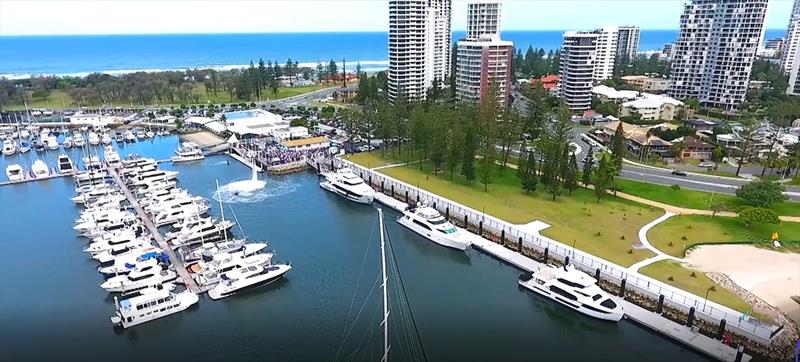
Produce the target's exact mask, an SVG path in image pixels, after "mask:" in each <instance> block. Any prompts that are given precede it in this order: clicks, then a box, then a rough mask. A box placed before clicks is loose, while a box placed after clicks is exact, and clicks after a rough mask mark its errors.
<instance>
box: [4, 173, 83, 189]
mask: <svg viewBox="0 0 800 362" xmlns="http://www.w3.org/2000/svg"><path fill="white" fill-rule="evenodd" d="M68 176H72V174H71V173H70V174H66V173H63V174H62V173H53V174H51V175H47V176H45V177H27V178H24V179H22V180H19V181H3V182H0V186H6V185H16V184H24V183H27V182H33V181H44V180H52V179H54V178H60V177H68Z"/></svg>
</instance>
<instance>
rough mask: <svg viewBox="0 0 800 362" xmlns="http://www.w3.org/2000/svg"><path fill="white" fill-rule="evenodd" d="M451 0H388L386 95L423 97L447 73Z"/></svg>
mask: <svg viewBox="0 0 800 362" xmlns="http://www.w3.org/2000/svg"><path fill="white" fill-rule="evenodd" d="M450 10H451V0H389V69H388V72H387V79H388V85H389V87H388V88H389V90H388V91H389V99H390V100H391V101H394V100H395V99H396V98H397V95H398V93H399V92H400V91H402V92H403V93H405V94H406V95H407V96H408V98H415V99H424V98H425V95H426V92H427V90H428V89H429V88H430V87H431V86H432V85H433V82H434V81H435V80H437V81H444V80H445V78H447V77H448V76H449V73H450V56H451V55H450Z"/></svg>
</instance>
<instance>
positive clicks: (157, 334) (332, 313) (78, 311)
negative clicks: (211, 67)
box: [0, 136, 704, 361]
mask: <svg viewBox="0 0 800 362" xmlns="http://www.w3.org/2000/svg"><path fill="white" fill-rule="evenodd" d="M177 142H178V141H177V138H176V137H174V136H170V137H165V138H161V139H157V140H155V141H152V142H151V141H143V142H139V143H136V144H133V145H127V146H124V147H122V148H120V153H121V154H125V153H129V152H136V153H141V154H144V155H147V156H149V157H155V158H159V159H163V158H166V157H167V156H169V155H170V153H171V152H172V150H173V149H174V148H175V146H176V145H177ZM73 151H74V150H73ZM72 153H73V159H76V158H77V156H78V152H77V151H74V152H72ZM50 155H51V156H52V158H51V159H54V157H55V155H56V154H55V153H53V152H51V154H50ZM33 157H36V155H35V152H33V151H31V152H30V153H29V154H28V155H25V157H24V158H25V159H30V158H33ZM9 159H11V160H13V162H21V161H20V158H19V156H14V157H11V158H9V157H4V158H2V159H0V168H2V170H5V167H6V165H7V164H8V162H9ZM228 160H229V161H230V164H228V162H226V161H228ZM21 163H25V162H21ZM51 164H52V162H51ZM29 165H30V162H29V161H28V162H27V164H26V167H27V166H29ZM162 167H163V168H165V169H175V170H178V171H180V175H179V183H180V186H181V187H184V188H187V189H188V190H189V191H190V192H191V193H193V194H196V195H201V196H204V197H207V198H211V197H212V196H213V195H214V194H215V186H214V179H218V180H219V182H220V185H225V184H228V183H230V182H232V181H236V180H243V179H247V178H249V177H250V171H249V169H247V168H246V167H244V166H243V165H241V164H239V163H238V162H236V161H235V160H233V159H230V158H227V156H214V157H210V158H207V159H205V160H204V161H202V162H201V163H197V164H186V165H180V166H172V165H169V164H164V165H163V166H162ZM261 177H265V176H261ZM0 178H2V179H3V180H5V177H4V176H0ZM266 180H267V188H266V191H265V192H264V193H262V194H261V195H255V196H257V197H253V198H249V199H238V198H234V200H230V201H232V202H231V203H230V204H229V206H225V207H226V216H227V217H228V218H230V217H231V213H230V212H227V211H230V208H232V209H233V210H234V211H235V216H236V218H237V219H238V221H239V223H240V225H241V226H242V228H243V230H244V232H245V233H246V234H247V235H248V236H249V237H250V238H251V239H254V240H268V241H269V242H270V247H271V248H272V249H274V250H276V251H277V257H276V259H278V260H287V261H291V262H292V266H293V270H292V271H291V272H290V273H289V274H288V275H287V278H286V279H285V280H283V281H282V282H280V283H278V284H277V285H274V286H272V287H270V288H267V289H260V290H256V291H254V292H251V293H247V294H243V295H237V296H233V297H231V298H227V299H224V300H221V301H212V300H210V298H208V297H206V296H203V297H201V300H200V303H199V305H197V306H195V307H193V308H191V309H190V310H188V311H185V312H182V313H179V314H176V315H172V316H169V317H166V318H162V319H159V320H156V321H154V322H150V323H147V324H144V325H140V326H137V327H134V328H132V329H129V330H126V331H124V332H122V333H116V332H115V331H114V330H113V329H112V326H111V324H110V322H109V320H108V317H109V316H110V315H111V314H112V313H113V305H112V300H111V299H110V298H109V296H108V294H107V293H106V292H104V291H103V290H102V289H100V288H99V287H98V284H99V283H100V282H101V280H102V277H101V276H100V274H99V273H97V271H96V270H95V268H96V263H95V262H93V261H91V260H90V259H89V258H88V256H87V255H86V254H84V253H83V252H82V251H81V249H82V248H83V247H84V246H85V245H86V240H85V239H81V238H78V237H76V236H75V233H74V232H73V230H72V220H73V219H74V218H75V217H77V215H78V211H79V208H78V207H76V206H75V205H74V204H72V203H71V202H70V201H69V197H70V196H72V194H73V185H72V182H71V180H70V179H68V178H63V179H54V180H48V181H40V182H31V183H27V184H21V185H14V186H3V187H0V360H3V361H5V360H10V361H23V360H59V361H94V360H97V361H109V360H115V361H123V360H125V361H128V360H130V361H133V360H139V361H142V360H150V359H156V360H166V359H172V360H192V361H206V360H230V361H242V360H297V361H310V360H332V359H333V357H334V356H335V354H336V351H337V347H338V346H339V340H340V338H341V335H342V330H343V328H344V326H345V322H346V316H347V313H348V309H349V306H350V303H351V299H352V298H353V294H354V290H356V285H357V280H358V279H359V272H360V270H361V265H362V263H364V265H365V268H364V272H363V275H364V276H363V277H362V280H361V285H360V286H359V288H358V290H359V292H358V294H359V297H358V298H356V306H358V305H360V303H361V302H362V301H363V300H364V295H365V293H366V290H368V288H369V285H370V284H372V282H373V281H374V280H375V278H376V277H377V275H378V273H379V267H380V260H379V254H378V248H377V240H378V235H377V231H375V229H374V228H375V227H376V224H375V220H376V212H375V209H374V207H371V206H366V205H356V204H353V203H350V202H348V201H345V200H343V199H341V198H339V197H337V196H335V195H332V194H330V193H327V192H324V191H323V190H321V189H320V188H319V187H318V186H317V183H316V180H317V179H316V176H315V175H313V174H312V173H310V172H307V173H298V174H293V175H288V176H282V177H266ZM223 188H224V186H223ZM229 207H230V208H229ZM212 214H214V215H218V214H219V210H218V207H217V206H216V204H214V207H213V211H212ZM397 216H398V215H397V213H395V212H392V211H386V219H387V223H386V224H387V228H388V231H389V234H390V237H391V241H392V245H393V248H394V249H395V255H396V258H397V262H398V264H399V266H400V269H401V271H402V274H403V278H404V281H405V287H406V290H407V294H408V297H409V299H410V302H411V305H412V307H413V311H414V315H415V317H416V320H417V324H418V327H419V330H420V333H421V336H422V340H423V342H424V345H425V349H426V352H427V355H428V357H429V359H430V360H431V361H490V360H503V361H514V360H518V361H521V360H556V359H557V360H585V361H588V360H591V361H600V360H609V361H611V360H614V361H619V360H632V361H633V360H635V361H665V360H681V361H695V360H703V359H704V358H703V357H702V356H700V355H697V354H695V353H693V352H691V351H688V350H686V349H684V348H683V347H682V346H679V345H676V344H674V343H672V342H670V341H669V340H667V339H665V338H663V337H661V336H659V335H656V334H654V333H651V332H649V331H647V330H644V329H642V328H640V327H638V326H636V325H633V324H632V323H629V322H627V321H622V322H620V323H618V324H612V323H607V322H602V321H598V320H594V319H590V318H588V317H584V316H582V315H579V314H576V313H574V312H572V311H569V310H567V309H565V308H562V307H561V306H558V305H555V304H554V303H552V302H550V301H547V300H544V299H541V298H538V297H536V296H534V295H530V294H528V293H526V292H523V291H520V290H518V289H517V283H516V279H517V276H518V275H519V272H518V271H517V270H516V269H514V268H512V267H510V266H507V265H505V264H502V263H501V262H498V261H496V260H495V259H492V258H490V257H488V256H486V255H484V254H481V253H479V252H477V251H475V250H468V251H467V252H466V253H460V252H457V251H453V250H449V249H445V248H442V247H439V246H437V245H435V244H433V243H430V242H428V241H426V240H424V239H422V238H420V237H418V236H416V234H413V233H411V232H410V231H407V230H405V229H402V228H401V227H400V226H399V225H397V224H396V223H395V222H394V221H393V220H394V219H395V218H396V217H397ZM236 233H238V234H240V233H241V231H239V230H236ZM365 254H366V255H367V257H366V259H364V255H365ZM376 292H377V290H376ZM392 303H394V302H392ZM378 308H379V301H378V300H377V299H375V298H371V299H369V300H368V302H367V306H366V307H365V308H364V312H363V313H362V315H361V317H362V318H360V322H359V323H358V324H356V327H355V328H354V330H353V332H352V337H351V338H350V339H349V342H348V343H346V344H345V346H344V347H343V350H344V351H345V352H347V351H350V350H352V349H354V348H355V347H356V346H357V345H358V344H359V341H361V340H362V336H364V335H365V334H366V335H371V333H374V331H376V330H379V327H378V326H377V323H378V318H377V315H378V314H377V312H378V310H379V309H378ZM391 318H392V322H391V323H392V325H397V324H402V318H401V315H400V313H397V312H396V311H393V313H392V317H391ZM392 333H393V338H392V341H393V342H392V345H393V347H392V352H391V355H390V356H391V358H392V359H393V360H405V359H409V358H408V355H407V354H404V353H403V351H404V348H403V345H401V344H400V341H399V340H398V339H397V336H398V334H397V333H396V331H394V329H392ZM378 344H379V340H378V341H376V343H372V345H370V346H369V347H367V348H365V349H364V351H363V352H360V353H357V354H354V355H352V356H351V357H352V359H356V360H378V359H379V356H378V351H379V350H380V346H378Z"/></svg>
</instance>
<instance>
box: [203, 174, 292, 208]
mask: <svg viewBox="0 0 800 362" xmlns="http://www.w3.org/2000/svg"><path fill="white" fill-rule="evenodd" d="M296 189H297V185H295V184H293V183H292V182H288V181H278V180H270V181H269V182H266V181H261V180H244V181H234V182H231V183H229V184H226V185H224V186H220V188H219V193H217V192H214V196H213V197H214V200H217V201H222V202H224V203H231V204H238V203H244V204H249V203H254V202H261V201H264V200H266V199H269V198H271V197H277V196H282V195H286V194H290V193H292V192H294V191H295V190H296Z"/></svg>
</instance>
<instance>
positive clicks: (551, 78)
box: [530, 74, 560, 94]
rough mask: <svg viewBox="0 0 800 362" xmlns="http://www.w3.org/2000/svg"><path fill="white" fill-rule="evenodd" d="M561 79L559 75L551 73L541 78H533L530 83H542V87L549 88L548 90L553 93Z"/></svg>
mask: <svg viewBox="0 0 800 362" xmlns="http://www.w3.org/2000/svg"><path fill="white" fill-rule="evenodd" d="M559 79H560V78H559V77H558V76H557V75H554V74H551V75H546V76H544V77H541V78H539V79H531V81H530V83H531V84H535V83H539V84H541V85H542V87H544V89H547V91H548V92H550V93H551V94H555V92H556V89H557V87H558V81H559Z"/></svg>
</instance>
